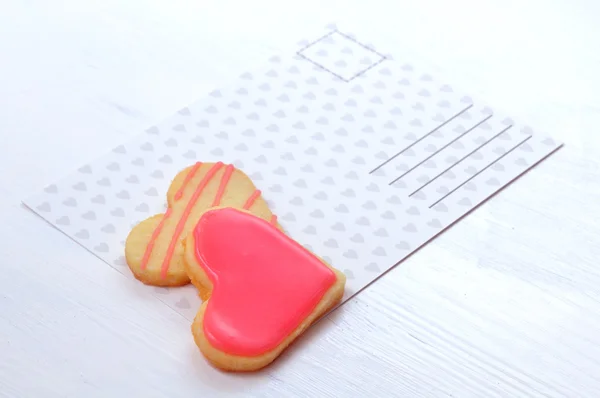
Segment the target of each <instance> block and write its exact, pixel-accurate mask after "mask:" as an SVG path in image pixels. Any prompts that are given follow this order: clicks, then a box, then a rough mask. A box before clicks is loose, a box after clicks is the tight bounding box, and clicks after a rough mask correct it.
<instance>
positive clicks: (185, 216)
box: [160, 162, 223, 279]
mask: <svg viewBox="0 0 600 398" xmlns="http://www.w3.org/2000/svg"><path fill="white" fill-rule="evenodd" d="M221 166H223V163H221V162H217V163H215V164H214V165H213V167H212V168H211V169H210V170H209V171H208V172H207V173H206V175H205V176H204V178H203V179H202V181H200V184H198V186H197V187H196V190H195V191H194V194H193V195H192V197H191V198H190V201H189V202H188V204H187V206H186V207H185V210H184V211H183V214H182V215H181V218H180V219H179V222H178V223H177V226H176V227H175V232H174V233H173V237H172V238H171V243H170V244H169V247H168V248H167V254H166V255H165V258H164V260H163V263H162V267H161V269H160V276H161V278H163V279H164V278H165V277H166V276H167V271H168V270H169V263H170V262H171V258H172V257H173V252H174V251H175V245H176V244H177V242H178V240H179V236H180V235H181V232H182V231H183V227H184V226H185V223H186V221H187V219H188V217H189V216H190V213H191V212H192V209H193V208H194V205H195V204H196V201H197V200H198V198H199V197H200V194H202V191H203V190H204V188H205V187H206V186H207V185H208V183H209V182H210V180H211V179H212V178H213V177H214V175H215V174H216V173H217V171H219V169H220V168H221Z"/></svg>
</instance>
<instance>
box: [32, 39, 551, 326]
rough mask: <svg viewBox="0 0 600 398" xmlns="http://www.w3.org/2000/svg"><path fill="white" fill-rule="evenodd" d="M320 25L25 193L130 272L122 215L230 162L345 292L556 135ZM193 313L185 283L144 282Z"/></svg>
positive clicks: (520, 169) (127, 219)
mask: <svg viewBox="0 0 600 398" xmlns="http://www.w3.org/2000/svg"><path fill="white" fill-rule="evenodd" d="M363 40H364V39H363V38H361V37H356V36H355V35H353V34H352V33H350V32H347V31H341V30H338V29H328V30H327V31H326V32H325V33H324V34H322V35H318V34H317V35H314V36H313V37H310V38H307V39H306V40H303V41H302V44H301V46H300V47H298V48H296V49H290V50H289V51H288V52H287V53H286V54H283V55H279V56H274V57H272V58H271V59H270V60H269V61H268V62H267V63H266V64H265V65H264V66H263V67H262V68H258V69H256V70H252V71H249V72H246V73H243V74H242V75H241V76H239V77H238V78H237V79H236V80H234V81H233V82H232V83H231V84H230V85H228V86H227V87H223V88H221V89H218V90H214V91H213V92H211V93H210V94H209V95H208V96H207V97H206V98H204V99H201V100H199V101H197V102H195V103H194V104H191V105H189V106H188V107H185V108H183V109H181V110H179V111H178V112H176V113H175V114H174V115H173V116H171V117H170V118H168V119H166V120H164V121H162V122H161V123H159V124H157V125H156V126H153V127H150V128H148V129H147V130H146V131H145V132H143V133H141V134H140V135H139V136H138V137H137V138H135V139H134V140H132V141H131V142H128V143H126V144H123V145H119V146H117V147H116V148H114V149H113V150H112V151H111V152H110V153H109V154H107V155H106V156H104V157H103V158H101V159H98V160H96V161H93V162H91V163H89V164H87V165H84V166H82V167H80V168H79V169H78V170H77V171H75V172H74V173H73V174H71V175H70V176H68V177H66V178H65V179H63V180H61V181H59V182H57V183H54V184H51V185H50V186H48V187H46V188H45V189H44V191H43V192H41V193H39V194H37V195H35V196H33V197H31V198H28V199H27V200H26V201H25V203H26V204H27V205H28V206H29V207H30V208H31V209H33V210H34V211H35V212H37V213H38V214H39V215H41V216H42V217H44V218H45V219H46V220H48V221H49V222H50V223H52V224H53V225H55V226H56V227H57V228H58V229H60V230H62V231H63V232H65V233H66V234H67V235H68V236H70V237H72V238H73V239H74V240H75V241H77V242H78V243H80V244H81V245H82V246H84V247H86V248H87V249H88V250H90V251H91V252H92V253H94V254H96V255H97V256H98V257H100V258H102V259H103V260H105V261H106V262H107V263H108V264H110V265H111V266H113V267H114V268H115V269H117V270H118V271H119V272H122V273H124V274H125V275H128V276H131V272H130V271H129V269H128V268H127V266H126V263H125V258H124V242H125V238H126V236H127V234H128V233H129V231H130V230H131V228H132V227H133V226H134V225H136V224H137V223H138V222H139V221H141V220H143V219H145V218H147V217H149V216H150V215H152V214H156V213H163V212H164V210H165V205H166V203H165V199H164V192H166V191H167V189H168V187H169V184H170V182H171V179H172V178H173V177H174V176H175V175H176V174H177V173H178V172H179V171H181V170H183V169H184V168H186V167H188V166H190V165H191V164H194V162H196V161H200V162H218V161H222V162H224V163H227V164H233V165H235V166H236V167H237V168H239V169H241V170H243V171H244V172H245V173H246V174H248V176H249V177H250V178H251V179H252V181H253V182H254V184H255V185H256V186H257V188H258V189H260V190H261V191H262V192H263V195H264V197H265V199H266V200H267V203H268V205H269V208H270V209H271V210H272V211H273V213H275V214H277V215H278V217H279V221H280V223H281V225H282V226H283V228H284V229H285V230H286V232H287V233H288V234H289V235H290V236H291V237H293V239H295V240H297V241H298V242H300V243H301V244H303V245H305V246H306V247H307V248H310V250H311V251H313V252H315V253H317V254H318V255H319V256H321V257H322V258H324V259H325V260H326V261H327V262H328V263H330V264H332V266H334V267H335V268H337V269H340V270H342V271H343V272H344V273H345V275H346V277H347V288H346V295H345V297H344V299H348V298H350V297H351V296H352V295H354V294H356V293H357V292H359V291H360V290H361V289H363V288H364V287H365V286H367V285H368V284H369V283H371V282H372V281H373V280H375V279H376V278H378V277H379V276H380V275H381V274H382V273H384V272H385V271H386V270H388V269H390V268H391V267H393V266H394V265H395V264H397V263H399V262H400V261H402V260H403V259H404V258H405V257H406V256H408V255H409V254H411V253H412V252H414V251H415V250H417V249H418V248H419V247H420V246H421V245H423V244H424V243H426V242H428V241H429V240H431V239H432V238H433V237H434V236H436V235H437V234H439V233H440V232H441V231H443V230H444V229H445V228H447V227H448V226H449V225H451V224H452V223H453V222H454V221H456V220H458V219H459V218H461V217H462V216H464V215H465V214H466V213H468V212H469V211H471V210H472V209H473V208H474V207H475V206H477V205H478V204H480V203H482V202H483V201H485V200H486V199H488V198H489V197H490V196H491V195H493V194H494V193H496V192H497V191H498V190H499V189H501V188H503V187H504V186H506V185H507V184H508V183H509V182H511V181H512V180H514V179H516V178H517V177H519V176H520V175H521V174H523V173H524V172H525V171H527V170H528V169H530V168H531V167H533V166H534V165H535V164H536V163H538V162H540V161H541V160H542V159H544V158H546V157H547V156H548V155H549V154H551V153H552V152H554V151H555V150H556V149H558V148H559V147H560V144H559V143H557V142H555V141H554V140H553V139H552V138H550V137H548V136H545V135H543V134H538V133H534V132H533V131H532V129H531V128H530V127H528V126H523V125H519V124H518V123H516V122H515V121H513V119H511V118H509V117H507V116H505V115H501V114H500V113H499V112H496V111H495V110H494V109H493V108H492V107H490V106H488V105H487V104H484V103H482V102H480V101H477V100H475V99H473V98H472V97H471V96H468V95H465V94H463V93H461V92H460V91H459V90H458V89H457V88H456V87H454V86H452V85H450V84H448V83H445V82H440V81H438V80H436V79H435V78H434V77H433V76H432V75H431V74H429V73H427V72H424V71H421V70H419V69H418V68H417V67H416V66H415V65H413V64H411V62H410V60H407V59H405V58H403V57H402V54H401V51H400V52H397V53H395V54H392V55H391V56H390V54H388V53H387V52H382V51H379V50H376V49H375V48H374V47H373V46H371V45H367V44H366V43H364V42H363ZM149 289H153V290H154V291H155V292H156V294H157V296H158V297H159V298H160V299H161V300H163V301H164V302H165V303H166V304H167V305H169V306H170V307H172V308H173V309H174V310H175V311H177V312H179V313H181V314H182V315H183V316H185V317H186V318H187V319H189V320H192V319H193V318H194V315H195V313H196V311H197V309H198V308H199V305H200V302H199V299H198V296H197V292H196V291H195V289H194V288H193V287H191V286H187V287H184V288H177V289H165V288H149Z"/></svg>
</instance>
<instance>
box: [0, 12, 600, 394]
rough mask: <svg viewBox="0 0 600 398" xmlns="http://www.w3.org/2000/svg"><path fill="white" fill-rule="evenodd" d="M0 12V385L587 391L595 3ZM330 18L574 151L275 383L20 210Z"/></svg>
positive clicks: (360, 310)
mask: <svg viewBox="0 0 600 398" xmlns="http://www.w3.org/2000/svg"><path fill="white" fill-rule="evenodd" d="M4 3H5V4H3V5H2V12H1V13H0V54H1V55H0V57H1V61H0V116H1V117H0V137H1V138H2V145H1V147H0V205H1V206H0V209H1V210H0V269H1V270H2V272H3V273H2V277H0V396H6V397H48V398H52V397H82V396H85V397H126V396H144V397H197V396H210V397H218V396H261V397H292V396H302V397H305V396H315V397H328V396H331V397H350V396H381V397H384V396H385V397H387V396H390V397H391V396H399V397H449V396H453V397H597V396H600V302H599V301H600V271H599V267H598V262H599V260H600V160H599V159H600V156H599V155H600V134H597V130H598V128H599V127H598V126H600V78H599V77H598V74H597V71H598V70H600V56H599V55H598V51H597V49H598V48H600V27H599V26H598V24H597V23H596V21H595V16H597V15H599V14H600V6H599V5H598V3H597V2H593V1H591V0H588V1H584V0H580V1H567V0H558V1H553V2H543V1H541V0H533V1H528V2H521V1H517V0H509V1H499V0H485V1H475V0H458V1H454V2H444V1H442V0H427V1H421V2H397V1H393V2H392V1H383V0H382V1H372V2H368V5H367V2H361V1H358V0H354V1H344V2H341V1H331V2H322V1H316V0H310V1H303V2H296V3H289V2H275V1H268V0H257V1H254V2H246V3H242V2H239V1H232V0H228V1H226V0H220V1H212V2H207V1H204V2H200V1H184V0H175V1H169V2H166V1H163V2H142V1H139V0H135V1H134V0H131V1H127V2H123V1H116V0H104V1H101V2H100V1H98V2H94V1H91V2H78V1H74V0H62V1H60V2H52V3H50V2H44V1H41V0H29V1H20V2H4ZM267 11H268V12H269V14H267ZM334 20H337V21H338V22H340V23H346V24H348V25H350V26H356V25H355V24H359V25H360V28H361V29H362V30H366V31H370V32H373V33H376V34H378V35H384V34H385V35H387V37H393V38H394V39H395V40H397V41H398V42H399V43H402V46H403V47H404V49H405V50H406V51H415V52H418V53H419V54H420V55H421V56H422V58H423V59H426V60H433V61H434V62H435V63H436V64H438V65H440V66H443V70H442V69H441V68H440V69H438V70H437V72H439V73H440V74H442V76H446V77H447V79H446V80H448V81H449V82H451V83H453V84H455V85H456V86H459V87H461V88H463V89H464V90H465V91H467V92H471V93H473V94H474V95H479V96H480V97H482V98H483V99H485V100H487V101H489V102H490V103H492V104H495V105H496V106H497V107H499V108H500V109H503V110H507V111H508V112H509V113H510V114H512V115H515V117H516V118H519V119H521V120H524V121H526V122H528V123H530V124H532V125H534V126H537V127H539V128H540V129H541V130H546V131H548V132H550V133H552V134H553V135H554V136H555V137H556V138H558V139H562V140H564V141H565V142H566V144H567V145H566V147H565V148H564V149H562V150H561V151H559V152H558V154H557V155H555V156H554V157H552V158H551V159H550V160H549V161H547V162H545V163H543V164H542V165H540V166H539V167H537V168H536V169H535V170H534V171H532V172H530V173H529V174H528V175H526V176H525V178H522V179H521V180H520V181H518V182H516V183H515V184H513V185H511V186H510V187H509V188H508V189H506V190H505V191H503V192H502V193H501V194H499V195H497V196H496V197H494V198H493V199H492V200H491V201H490V202H488V203H486V204H485V205H484V206H482V207H480V208H479V209H477V210H476V211H475V212H474V213H473V214H471V215H470V216H469V217H467V218H466V219H464V220H463V221H461V222H460V223H459V224H457V225H456V226H454V227H452V228H451V230H449V231H448V232H446V233H444V234H443V235H442V236H441V237H439V238H438V239H436V240H435V241H434V242H433V243H431V244H429V245H428V246H427V247H426V248H424V249H423V250H421V251H419V252H418V253H417V254H415V255H414V256H412V257H411V258H409V259H408V260H407V261H405V262H404V263H403V264H401V265H400V266H399V267H396V268H395V269H394V270H392V271H391V272H389V273H388V274H386V275H385V276H384V277H383V278H381V280H379V281H378V282H376V283H375V284H373V285H372V286H370V287H369V288H367V289H366V290H365V291H364V292H362V293H361V294H360V295H359V296H358V297H357V298H355V299H353V300H351V301H350V302H349V303H347V304H345V305H344V306H342V307H341V308H340V309H339V310H337V311H336V312H334V313H333V314H331V315H330V316H329V317H328V318H326V319H325V320H323V321H322V322H320V323H319V324H318V325H316V327H315V328H313V329H312V330H310V332H309V333H307V334H306V335H305V336H304V337H303V338H302V339H300V340H299V341H298V342H297V344H294V346H293V348H292V349H291V350H290V351H289V352H287V353H286V354H285V355H283V357H282V358H280V359H279V360H278V361H277V362H276V363H274V364H273V367H271V368H270V372H269V373H268V374H264V373H262V374H259V375H243V376H239V375H229V374H222V373H219V372H217V371H215V370H213V369H212V368H210V367H209V366H208V365H207V364H206V362H205V361H204V359H203V358H202V356H201V355H200V354H199V353H198V352H197V349H196V347H195V345H194V343H193V341H192V339H191V336H190V332H189V324H188V322H187V321H185V320H184V319H183V318H181V317H180V316H178V315H177V314H175V313H173V312H172V311H171V310H170V309H169V308H167V307H166V306H164V305H163V304H162V303H161V302H160V301H159V300H157V299H156V298H154V297H152V296H151V295H150V294H149V291H148V289H149V288H147V287H145V286H140V285H139V284H136V283H134V282H132V281H129V280H126V279H125V278H124V277H123V276H122V275H120V274H118V273H117V272H116V271H114V270H113V269H111V268H109V267H108V266H106V265H105V264H104V263H102V262H101V261H99V260H98V259H96V258H95V257H94V256H91V255H90V254H89V253H87V252H86V251H85V250H84V249H82V248H80V247H79V246H78V245H76V244H75V243H73V242H72V241H70V240H69V239H68V238H67V237H65V236H63V235H61V234H60V233H58V232H57V231H56V230H54V229H53V228H51V227H49V226H48V225H47V224H45V223H44V222H42V221H41V220H40V219H38V217H36V216H35V215H33V214H31V213H30V212H28V211H27V210H25V209H24V208H22V207H21V206H19V204H18V203H19V201H20V199H21V198H22V197H23V196H25V195H28V194H29V193H31V192H33V191H35V190H36V189H38V188H39V187H41V186H44V185H45V184H47V183H50V182H52V181H53V180H55V179H57V178H59V177H61V176H62V175H64V174H65V173H67V172H69V171H71V170H72V169H74V168H75V167H78V166H79V165H80V164H82V163H84V162H85V161H87V160H88V159H89V158H91V157H95V156H97V155H99V154H102V153H103V152H105V151H106V150H108V149H110V148H112V147H113V146H114V145H116V144H118V143H120V142H121V141H123V140H125V139H126V138H127V137H130V136H131V135H133V134H136V133H137V132H138V131H140V130H141V129H143V128H145V127H146V126H148V125H151V124H153V123H155V122H156V121H158V120H160V119H162V118H163V117H165V116H167V115H169V114H170V113H172V112H173V111H175V110H177V109H179V108H181V107H182V106H185V105H186V104H188V103H190V102H191V101H193V100H195V99H197V98H198V97H200V96H202V95H203V93H205V92H207V91H209V90H210V89H212V88H213V87H215V86H219V85H220V84H221V83H223V82H226V81H227V80H228V79H229V78H230V77H231V76H234V75H236V74H237V73H238V72H241V71H243V70H245V69H247V68H248V67H250V66H252V65H253V64H256V63H260V62H262V61H263V60H264V59H265V58H266V57H268V56H269V55H271V53H272V52H273V51H280V50H282V49H285V48H287V46H288V45H289V43H292V42H294V41H295V40H296V39H297V38H301V37H302V36H303V33H304V32H306V31H307V30H308V31H310V29H311V28H312V27H317V28H318V27H320V26H322V25H324V24H325V23H328V22H330V21H334ZM392 51H393V49H392Z"/></svg>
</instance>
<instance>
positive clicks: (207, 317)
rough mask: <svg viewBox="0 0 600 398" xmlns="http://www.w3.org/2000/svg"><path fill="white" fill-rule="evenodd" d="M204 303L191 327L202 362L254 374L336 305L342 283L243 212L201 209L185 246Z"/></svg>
mask: <svg viewBox="0 0 600 398" xmlns="http://www.w3.org/2000/svg"><path fill="white" fill-rule="evenodd" d="M185 262H186V266H187V270H188V272H189V274H190V277H191V278H192V280H193V281H194V284H195V285H196V286H197V287H198V288H199V289H200V290H201V293H202V296H203V297H204V298H205V301H204V302H203V304H202V306H201V307H200V310H199V311H198V314H197V315H196V318H195V319H194V322H193V324H192V333H193V335H194V340H195V341H196V344H197V345H198V347H199V348H200V350H201V352H202V353H203V354H204V356H205V357H206V358H207V359H208V360H209V361H210V362H211V363H213V364H214V365H215V366H217V367H218V368H221V369H224V370H229V371H251V370H257V369H260V368H262V367H264V366H266V365H268V364H269V363H271V362H272V361H273V360H275V358H277V357H278V356H279V354H281V352H282V351H283V350H284V349H285V348H286V347H287V346H288V345H289V344H291V343H292V341H294V339H296V338H297V337H298V336H299V335H301V334H302V333H303V332H304V331H305V330H306V329H307V328H308V327H309V326H310V325H311V324H312V323H314V322H315V321H316V320H317V319H318V318H319V317H320V316H322V315H323V314H324V313H326V312H327V311H328V310H329V309H331V308H332V307H333V306H335V305H336V304H337V303H339V301H340V300H341V298H342V296H343V293H344V286H345V283H346V277H345V276H344V274H343V273H341V272H340V271H338V270H336V269H334V268H332V267H331V266H330V265H328V264H327V263H325V262H324V261H323V260H321V259H320V258H318V257H317V256H315V255H314V254H312V253H311V252H309V251H308V250H306V249H305V248H304V247H302V246H301V245H300V244H299V243H297V242H296V241H294V240H293V239H291V238H290V237H289V236H287V235H286V234H284V233H283V232H282V231H281V230H280V229H278V228H276V227H275V226H273V225H272V224H271V223H269V222H268V221H266V220H264V219H261V218H259V217H256V216H254V215H252V214H250V213H249V212H247V211H243V210H238V209H233V208H223V207H221V208H214V209H210V210H208V211H206V212H205V213H204V214H203V215H202V216H201V218H200V220H199V221H198V224H197V226H196V227H195V228H194V230H193V232H192V233H190V234H189V235H188V237H187V239H186V241H185Z"/></svg>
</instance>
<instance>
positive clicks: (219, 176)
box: [125, 162, 277, 286]
mask: <svg viewBox="0 0 600 398" xmlns="http://www.w3.org/2000/svg"><path fill="white" fill-rule="evenodd" d="M167 203H168V209H167V211H166V212H165V213H164V214H157V215H155V216H153V217H150V218H148V219H146V220H144V221H142V222H141V223H139V224H138V225H136V226H135V227H133V229H132V230H131V232H130V233H129V236H128V237H127V240H126V242H125V258H126V259H127V264H128V266H129V268H130V269H131V271H132V272H133V274H134V275H135V277H136V278H137V279H139V280H140V281H142V282H144V283H146V284H149V285H154V286H181V285H186V284H188V283H189V282H190V279H189V277H188V275H187V273H186V271H185V268H184V261H183V240H184V239H185V238H186V237H187V235H188V233H189V232H190V231H191V230H192V229H193V228H194V226H195V225H196V224H197V222H198V220H199V219H200V216H201V215H202V214H203V213H204V212H205V211H206V210H207V209H209V208H211V207H214V206H228V207H235V208H240V209H247V210H249V211H250V212H252V213H253V214H255V215H256V216H258V217H260V218H263V219H265V220H269V221H270V222H272V223H274V224H276V223H277V221H276V217H275V216H274V215H273V214H272V213H271V211H270V210H269V206H268V205H267V202H266V201H265V200H264V199H263V198H262V197H261V192H260V191H259V190H257V189H256V187H255V186H254V184H253V183H252V180H251V179H250V178H249V177H248V176H247V175H246V174H244V173H243V172H242V171H240V170H238V169H236V168H235V167H234V166H233V165H224V164H223V163H221V162H217V163H196V164H194V165H193V166H190V167H188V168H186V169H184V170H182V171H181V172H179V173H178V174H177V176H175V178H174V179H173V182H172V183H171V185H170V187H169V190H168V192H167Z"/></svg>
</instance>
